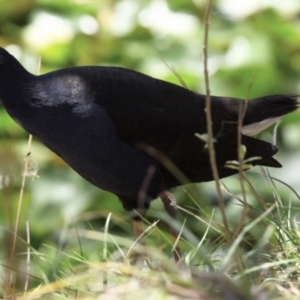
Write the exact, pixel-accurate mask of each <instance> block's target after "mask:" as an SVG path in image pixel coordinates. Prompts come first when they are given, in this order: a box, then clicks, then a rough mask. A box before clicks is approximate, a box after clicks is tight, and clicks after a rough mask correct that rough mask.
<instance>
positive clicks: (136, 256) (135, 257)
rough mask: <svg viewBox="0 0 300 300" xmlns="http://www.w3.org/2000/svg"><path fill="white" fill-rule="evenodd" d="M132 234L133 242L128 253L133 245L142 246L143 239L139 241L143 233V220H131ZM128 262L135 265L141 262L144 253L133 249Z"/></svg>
mask: <svg viewBox="0 0 300 300" xmlns="http://www.w3.org/2000/svg"><path fill="white" fill-rule="evenodd" d="M132 223H133V235H134V244H133V246H132V247H130V249H129V251H128V253H130V252H131V251H132V250H133V248H134V246H135V245H141V246H143V241H141V238H142V234H143V232H144V231H143V221H142V220H133V222H132ZM130 257H131V259H130V264H131V265H137V264H140V263H142V261H143V260H144V255H143V254H141V253H140V252H139V251H133V252H131V254H130Z"/></svg>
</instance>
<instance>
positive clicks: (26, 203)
mask: <svg viewBox="0 0 300 300" xmlns="http://www.w3.org/2000/svg"><path fill="white" fill-rule="evenodd" d="M227 2H228V5H232V2H233V1H225V0H219V1H215V4H214V9H213V13H212V15H211V25H210V41H209V70H210V76H211V79H210V84H211V93H212V94H215V95H224V96H234V97H240V98H243V99H245V98H253V97H258V96H263V95H267V94H276V93H300V84H299V81H300V18H299V16H300V4H298V2H297V1H296V2H294V1H292V0H286V1H285V3H286V5H285V7H284V8H283V7H282V6H280V7H276V5H275V4H276V3H277V1H274V5H273V6H272V5H270V4H269V3H270V1H265V0H261V5H259V4H257V7H255V8H254V9H252V10H249V12H248V13H247V10H248V9H247V7H246V6H245V8H244V9H242V8H238V7H237V8H236V7H235V6H232V8H231V9H228V7H227V9H224V7H226V3H227ZM239 2H241V1H239V0H235V3H236V5H237V6H238V5H239V4H238V3H239ZM264 2H265V4H264ZM205 3H206V1H204V0H198V1H197V0H168V1H165V0H147V1H146V0H143V1H138V0H114V1H109V0H101V1H100V0H99V1H96V0H94V1H93V0H63V1H62V0H14V1H7V0H0V7H1V10H0V46H1V47H6V48H7V49H8V50H9V51H10V52H11V53H12V54H14V55H15V56H16V57H17V58H18V59H19V60H20V61H21V63H22V64H23V65H24V66H25V67H26V68H27V69H28V70H29V71H31V72H32V73H35V74H37V73H39V72H40V73H45V72H49V71H51V70H56V69H59V68H64V67H73V66H80V65H112V66H124V67H127V68H130V69H134V70H137V71H141V72H144V73H146V74H148V75H151V76H154V77H157V78H160V79H163V80H167V81H171V82H174V83H177V84H179V82H178V80H177V78H176V76H175V75H174V74H173V72H172V71H170V69H169V68H168V66H170V67H174V68H175V69H176V71H177V72H178V73H179V74H180V76H181V77H182V78H183V80H184V81H185V82H186V84H187V86H188V87H189V88H190V89H192V90H195V91H199V92H201V91H202V92H203V91H204V88H203V86H204V85H203V65H202V40H203V28H204V24H203V15H204V11H205ZM224 5H225V6H224ZM238 9H240V12H239V13H238V12H237V11H238ZM39 57H41V61H42V63H41V69H40V70H39V68H38V61H39ZM167 65H168V66H167ZM0 84H1V82H0ZM299 116H300V115H299V112H295V113H293V114H291V115H290V116H287V117H285V118H284V121H283V123H282V125H281V126H280V127H279V130H278V137H279V143H280V149H281V151H282V154H281V157H282V159H283V161H287V154H288V155H289V157H288V159H289V165H290V166H291V168H287V169H286V170H285V172H283V173H281V174H282V176H283V177H282V178H290V177H289V176H290V175H291V173H294V174H296V175H295V176H297V174H298V173H299V171H298V168H299V166H300V164H299V162H297V161H291V159H292V155H291V153H292V152H291V151H293V153H296V150H298V149H299V146H300V124H299V123H300V118H299ZM295 128H296V129H297V130H295ZM271 132H272V131H271V130H269V131H268V133H267V134H266V135H265V138H266V139H270V133H271ZM291 133H292V134H291ZM27 139H28V134H27V133H26V132H24V131H23V130H22V129H21V128H20V127H19V126H18V125H17V124H16V123H14V121H12V120H11V119H10V117H9V116H8V115H7V114H6V112H5V111H4V109H3V108H2V107H1V106H0V226H1V227H0V244H1V245H3V247H1V248H0V256H1V257H2V258H3V259H4V260H5V258H7V256H8V255H9V250H10V239H9V236H11V235H10V233H11V230H12V228H13V227H14V224H15V218H16V208H17V201H18V197H19V191H20V183H21V173H22V164H23V163H22V161H23V157H24V156H25V155H26V151H27V150H26V145H27ZM298 154H299V151H298ZM298 161H300V154H299V155H298ZM37 164H38V167H37ZM37 171H38V175H39V176H40V178H35V177H33V178H32V179H28V180H27V184H26V188H25V194H24V200H23V206H22V211H21V219H20V225H19V227H20V236H21V237H23V238H24V239H25V233H24V232H25V221H26V220H28V221H29V224H30V233H31V245H32V246H33V247H35V248H36V249H38V248H39V247H40V246H41V244H42V243H48V244H50V245H56V244H57V242H58V240H59V236H60V231H61V228H62V227H63V226H64V224H65V223H66V222H69V221H67V220H69V219H70V218H74V217H77V216H81V215H82V216H83V217H82V220H81V222H78V223H76V226H79V227H80V226H85V227H99V226H100V227H101V226H104V222H105V217H106V216H107V214H108V212H109V211H113V212H115V213H119V214H120V215H123V216H124V218H125V213H124V212H123V208H122V207H121V204H120V203H119V201H118V200H117V198H116V197H115V196H114V195H111V194H109V193H107V192H104V191H100V190H98V189H97V188H95V187H93V186H91V185H90V184H89V183H87V182H85V181H84V180H83V179H82V178H80V177H79V176H78V175H77V174H76V173H75V172H74V171H72V170H70V169H69V167H68V166H66V165H65V164H64V163H63V162H62V161H61V160H60V159H59V158H58V157H57V156H55V155H54V154H52V153H51V152H50V151H49V150H47V149H46V148H45V147H43V146H42V145H41V144H39V142H38V141H36V140H34V143H33V146H32V154H31V168H30V173H31V175H36V173H37ZM277 174H278V173H277ZM287 174H288V175H287ZM250 176H251V175H250ZM285 176H287V177H285ZM295 176H294V177H293V178H294V179H295V178H296V177H295ZM253 177H255V175H253ZM293 178H292V179H291V180H294V179H293ZM298 178H299V177H298ZM254 180H255V179H254ZM259 180H260V181H261V179H258V181H257V182H259V184H260V181H259ZM292 183H295V185H296V186H295V188H297V187H298V188H299V189H300V186H299V180H298V186H297V181H294V182H292ZM228 184H229V185H230V184H231V185H232V187H233V189H234V190H237V191H238V190H239V187H238V184H237V181H236V179H235V178H233V179H232V180H231V181H230V180H228ZM197 188H201V189H202V190H203V189H205V190H204V195H205V196H203V195H202V196H201V195H198V193H197V192H195V191H194V190H193V189H191V191H190V192H191V193H194V194H197V201H198V203H209V202H211V201H213V199H214V197H215V196H214V191H213V185H212V184H206V185H203V186H202V185H200V187H197ZM263 190H264V187H263V185H262V186H261V191H262V192H263ZM177 196H178V199H179V202H180V203H181V204H182V205H184V206H186V207H191V206H194V207H195V205H194V204H192V201H191V200H190V199H189V197H188V196H187V195H186V193H184V192H183V190H178V191H177ZM205 198H207V199H208V200H207V199H206V200H205ZM288 198H289V197H288ZM153 207H154V209H161V204H160V203H158V202H155V203H153ZM231 209H232V207H231ZM207 210H211V208H207ZM90 211H97V212H98V214H96V216H97V217H98V218H100V221H93V218H92V219H90V218H88V217H85V215H84V214H83V213H84V212H90ZM231 212H232V210H230V211H229V215H230V214H231ZM233 214H234V213H233ZM149 215H151V213H150V214H149ZM152 215H154V216H155V213H152ZM216 215H217V214H216ZM233 222H234V216H233ZM114 224H115V225H113V226H115V228H113V229H112V230H113V231H116V232H118V231H121V230H122V229H124V224H123V223H121V225H118V222H116V223H114ZM125 228H128V227H125ZM191 228H192V224H191ZM193 230H194V232H196V233H197V234H199V235H201V232H202V231H203V229H201V228H193ZM1 241H2V242H1ZM54 247H55V246H54ZM93 255H94V254H93Z"/></svg>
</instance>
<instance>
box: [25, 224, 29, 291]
mask: <svg viewBox="0 0 300 300" xmlns="http://www.w3.org/2000/svg"><path fill="white" fill-rule="evenodd" d="M26 241H27V261H26V263H27V267H26V273H27V274H26V279H25V286H24V292H27V290H28V284H29V271H30V228H29V222H28V221H26Z"/></svg>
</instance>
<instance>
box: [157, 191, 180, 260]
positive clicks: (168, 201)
mask: <svg viewBox="0 0 300 300" xmlns="http://www.w3.org/2000/svg"><path fill="white" fill-rule="evenodd" d="M159 198H160V199H161V201H162V202H163V204H164V207H165V210H166V212H167V213H168V214H169V215H170V216H171V217H172V218H173V219H175V220H176V215H177V202H176V199H175V198H174V197H173V195H172V194H171V193H170V192H168V191H163V192H161V193H160V194H159ZM169 230H170V234H171V236H173V237H174V239H175V240H176V239H177V237H178V232H177V230H176V229H175V228H174V227H173V226H172V225H171V224H169ZM174 259H175V261H176V262H179V261H181V251H180V248H179V247H178V246H177V247H176V248H175V251H174Z"/></svg>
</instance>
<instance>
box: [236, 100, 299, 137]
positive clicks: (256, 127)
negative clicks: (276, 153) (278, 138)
mask: <svg viewBox="0 0 300 300" xmlns="http://www.w3.org/2000/svg"><path fill="white" fill-rule="evenodd" d="M298 99H299V98H298ZM279 119H280V117H276V118H269V119H265V120H263V121H261V122H257V123H252V124H248V125H245V126H243V127H242V134H244V135H248V136H253V135H256V134H258V133H260V132H261V131H263V130H264V129H266V128H268V127H269V126H271V125H273V124H275V123H276V122H277V121H278V120H279Z"/></svg>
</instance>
